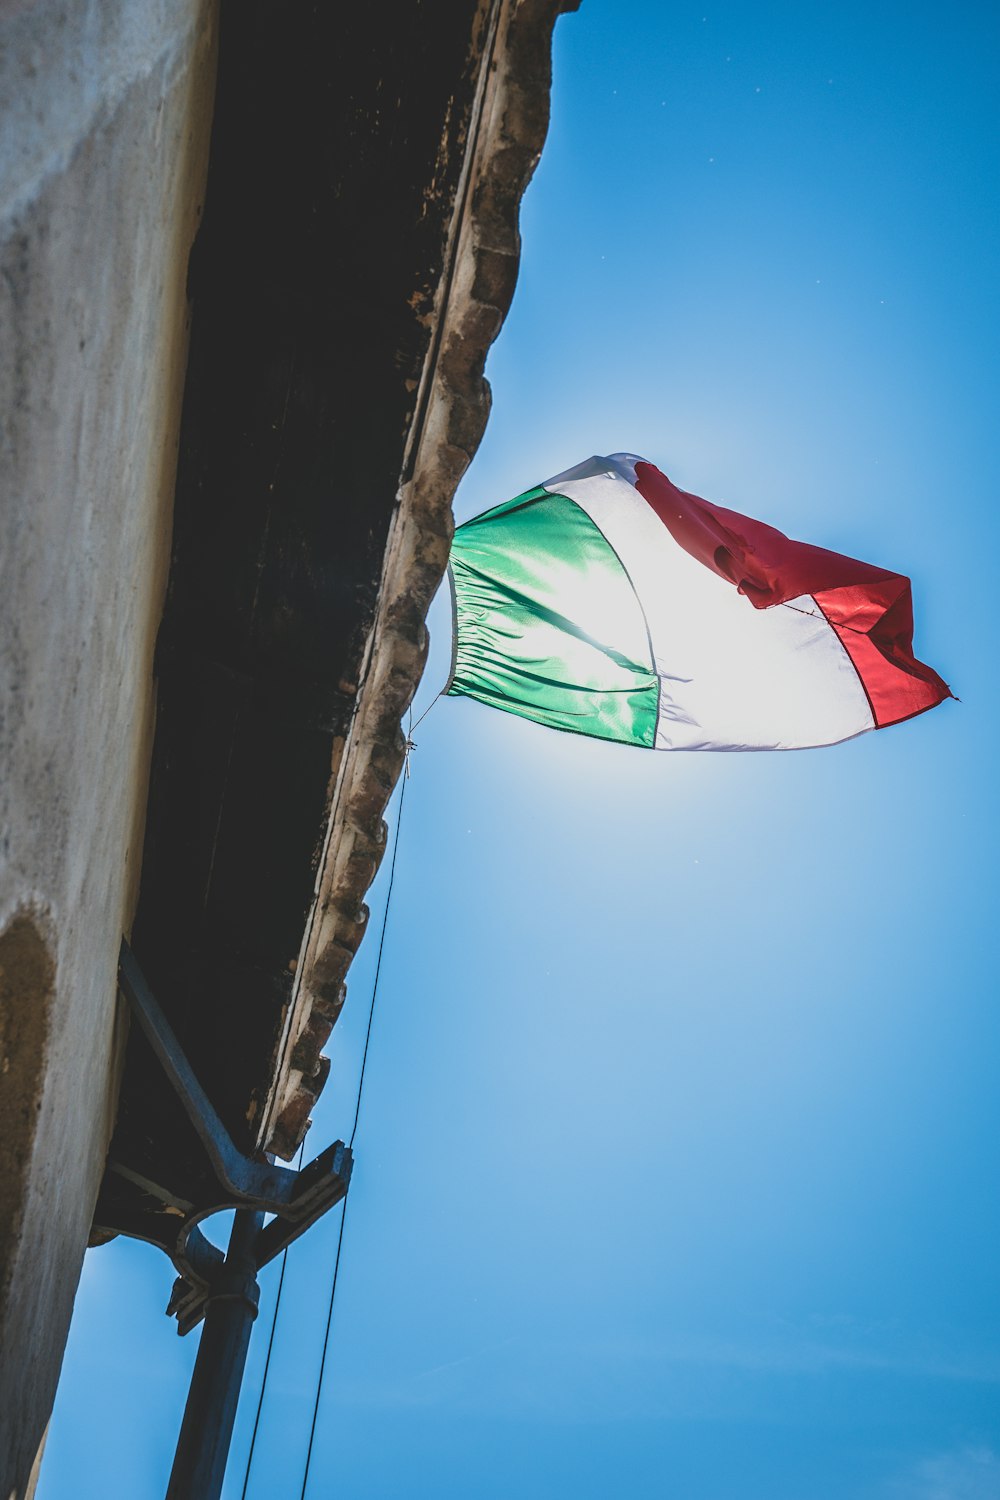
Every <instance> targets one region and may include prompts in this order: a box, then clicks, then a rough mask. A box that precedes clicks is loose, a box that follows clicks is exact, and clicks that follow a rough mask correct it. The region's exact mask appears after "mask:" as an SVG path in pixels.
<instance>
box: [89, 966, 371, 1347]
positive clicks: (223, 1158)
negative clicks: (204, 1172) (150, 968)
mask: <svg viewBox="0 0 1000 1500" xmlns="http://www.w3.org/2000/svg"><path fill="white" fill-rule="evenodd" d="M118 982H119V985H120V987H121V990H122V993H123V994H124V996H125V998H126V999H127V1000H128V1002H129V1005H130V1006H131V1009H132V1013H133V1015H134V1016H135V1019H136V1020H137V1021H138V1023H139V1025H140V1027H141V1028H142V1030H143V1032H144V1034H145V1036H146V1037H147V1039H148V1041H149V1043H150V1046H151V1047H152V1049H153V1051H154V1053H155V1054H156V1057H157V1059H158V1060H159V1062H160V1064H161V1066H162V1068H163V1071H164V1072H165V1074H166V1075H167V1078H168V1079H169V1081H170V1084H171V1086H172V1087H173V1089H174V1091H175V1093H176V1094H177V1097H178V1099H179V1100H180V1102H181V1104H182V1105H183V1107H184V1111H185V1113H186V1115H187V1117H188V1119H189V1120H190V1121H191V1124H192V1125H193V1126H194V1128H195V1130H196V1132H197V1134H198V1138H199V1140H200V1141H201V1144H202V1146H203V1147H204V1150H205V1154H206V1157H207V1158H208V1162H209V1164H210V1166H211V1177H212V1179H213V1180H214V1184H215V1186H214V1187H210V1191H209V1193H208V1194H207V1196H206V1197H205V1198H203V1200H202V1201H200V1202H198V1203H192V1202H189V1201H187V1200H185V1199H180V1198H178V1197H177V1196H176V1195H175V1194H173V1193H172V1192H171V1191H170V1190H169V1189H168V1188H167V1187H166V1186H163V1185H161V1184H159V1183H156V1182H153V1181H150V1180H149V1178H148V1177H145V1176H143V1175H141V1174H140V1173H138V1172H136V1171H134V1170H132V1169H131V1168H130V1167H129V1166H128V1165H126V1164H125V1163H123V1162H120V1161H118V1160H116V1159H115V1158H114V1157H112V1158H111V1159H109V1162H108V1168H107V1171H106V1172H105V1178H104V1184H103V1185H102V1188H101V1193H100V1196H99V1198H98V1204H97V1211H96V1214H95V1218H94V1225H95V1228H96V1229H98V1230H100V1231H102V1232H104V1233H110V1234H127V1235H132V1236H133V1237H135V1238H137V1239H143V1240H147V1241H149V1242H150V1243H151V1244H155V1245H158V1246H159V1248H160V1249H162V1250H163V1251H165V1253H166V1254H167V1255H169V1257H170V1259H171V1260H172V1261H173V1264H174V1266H175V1267H176V1269H177V1270H178V1272H179V1273H180V1275H179V1278H178V1280H177V1281H176V1282H175V1284H174V1290H173V1293H172V1295H171V1298H170V1303H169V1305H168V1307H167V1312H168V1314H169V1315H171V1316H176V1318H177V1325H178V1332H179V1333H182V1334H183V1333H188V1332H189V1331H190V1330H191V1329H192V1328H194V1327H195V1325H196V1324H197V1323H198V1322H200V1320H201V1319H202V1317H203V1316H204V1314H205V1307H206V1304H207V1302H208V1301H209V1300H210V1299H211V1298H212V1297H213V1296H214V1295H216V1291H217V1283H218V1282H219V1278H220V1277H221V1276H223V1275H224V1266H223V1255H222V1252H221V1251H220V1250H218V1249H217V1248H216V1247H215V1246H214V1245H212V1244H211V1243H210V1242H209V1241H208V1240H207V1239H206V1238H205V1236H204V1235H203V1234H202V1233H201V1231H200V1230H199V1229H198V1221H199V1220H201V1219H205V1218H207V1217H208V1216H209V1215H210V1214H213V1213H218V1212H219V1211H220V1209H227V1208H235V1209H256V1210H258V1211H259V1212H263V1213H264V1214H273V1215H274V1216H275V1217H274V1218H273V1219H271V1220H270V1222H269V1223H268V1224H267V1225H266V1226H264V1227H263V1228H261V1227H260V1223H261V1221H260V1220H259V1219H258V1220H257V1221H256V1222H257V1228H256V1230H255V1233H254V1237H253V1243H252V1246H251V1247H250V1250H249V1253H250V1254H251V1255H252V1259H253V1262H254V1264H255V1266H256V1267H257V1268H258V1269H259V1268H260V1267H261V1266H263V1265H266V1264H267V1262H268V1261H270V1260H273V1259H274V1257H275V1256H276V1255H278V1254H280V1252H281V1251H282V1250H283V1249H284V1248H285V1246H286V1245H288V1244H290V1243H291V1241H292V1240H294V1239H297V1238H298V1236H299V1235H300V1234H302V1233H303V1232H304V1231H305V1230H306V1229H308V1228H309V1226H310V1225H311V1224H314V1223H315V1222H316V1220H317V1219H318V1218H320V1216H321V1215H322V1214H324V1213H326V1211H327V1209H329V1208H332V1207H333V1205H334V1204H335V1203H339V1202H340V1200H341V1199H342V1198H343V1197H344V1195H345V1194H346V1192H347V1186H348V1183H349V1181H350V1176H351V1166H352V1161H353V1159H352V1156H351V1151H350V1148H349V1147H348V1146H345V1145H344V1143H343V1141H335V1142H334V1143H333V1144H332V1145H331V1146H328V1147H327V1148H326V1150H325V1151H321V1152H320V1154H319V1156H317V1157H316V1158H315V1160H314V1161H311V1162H310V1163H309V1165H308V1166H306V1167H304V1168H303V1169H302V1170H301V1171H298V1172H296V1171H293V1170H292V1169H291V1168H289V1167H279V1166H277V1165H275V1163H274V1162H273V1161H271V1160H270V1159H269V1158H268V1157H266V1156H264V1155H263V1154H262V1155H260V1156H246V1155H245V1154H244V1153H243V1152H241V1151H240V1150H239V1149H238V1148H237V1146H236V1145H235V1143H234V1142H233V1139H232V1137H231V1136H230V1134H229V1132H228V1130H227V1129H226V1127H225V1125H224V1124H223V1122H222V1120H221V1118H220V1116H219V1113H218V1111H217V1110H216V1108H215V1106H214V1105H213V1103H212V1101H211V1099H210V1098H209V1097H208V1095H207V1093H206V1092H205V1090H204V1089H203V1088H202V1086H201V1084H200V1083H199V1081H198V1079H197V1077H196V1076H195V1073H194V1070H193V1068H192V1067H191V1064H190V1063H189V1061H188V1059H187V1057H186V1055H185V1053H184V1051H183V1049H182V1047H181V1045H180V1043H179V1042H178V1040H177V1038H176V1036H175V1035H174V1032H173V1030H172V1028H171V1026H170V1023H169V1022H168V1021H167V1018H166V1016H165V1015H164V1013H163V1011H162V1010H161V1008H160V1006H159V1004H158V1003H157V1001H156V998H155V996H154V995H153V993H152V991H151V990H150V988H149V985H148V984H147V983H146V980H145V977H144V975H143V973H142V970H141V969H140V967H139V964H138V962H137V960H136V957H135V954H134V953H133V952H132V950H131V948H130V947H129V945H128V943H127V942H125V941H124V939H123V940H122V946H121V953H120V956H119V961H118ZM216 1189H217V1191H216ZM137 1190H138V1191H137Z"/></svg>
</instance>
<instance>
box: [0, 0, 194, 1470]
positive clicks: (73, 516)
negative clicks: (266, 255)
mask: <svg viewBox="0 0 1000 1500" xmlns="http://www.w3.org/2000/svg"><path fill="white" fill-rule="evenodd" d="M214 29H215V4H214V0H61V3H60V0H20V3H19V0H13V3H11V0H7V3H6V4H3V5H0V54H2V62H0V120H2V130H0V328H2V339H0V507H2V525H0V768H2V775H0V830H2V833H0V970H2V972H0V1052H2V1054H3V1055H2V1057H0V1220H2V1222H0V1497H2V1500H12V1497H20V1496H22V1495H23V1494H25V1493H27V1491H28V1487H29V1485H30V1483H31V1481H30V1474H31V1470H32V1467H33V1463H34V1459H35V1456H36V1453H37V1451H38V1448H39V1444H40V1442H41V1440H42V1437H43V1433H44V1429H45V1425H46V1422H47V1420H48V1415H49V1411H50V1409H51V1404H52V1399H53V1395H54V1391H55V1385H56V1381H57V1378H58V1374H59V1367H60V1363H61V1360H62V1352H63V1346H64V1343H65V1338H66V1333H67V1330H68V1326H69V1319H70V1313H71V1310H72V1304H73V1297H74V1293H75V1290H76V1285H77V1279H78V1276H79V1271H80V1264H81V1260H82V1257H83V1252H84V1247H85V1245H86V1242H87V1234H88V1230H89V1226H90V1220H91V1213H92V1209H93V1203H94V1198H95V1196H96V1192H97V1187H98V1184H99V1181H100V1177H101V1172H102V1168H103V1165H104V1157H105V1152H106V1148H107V1141H108V1137H109V1133H110V1129H111V1126H112V1123H113V1112H114V1107H115V1073H116V1058H117V1053H118V1050H119V1049H118V1046H117V1043H118V1036H117V1035H116V1030H117V1026H118V1024H119V1023H118V1018H117V1010H116V1002H115V964H116V959H117V952H118V942H119V936H120V934H121V932H122V931H123V930H125V929H127V927H128V925H129V922H130V919H131V913H132V908H133V905H134V901H135V895H136V891H135V885H136V878H137V872H138V869H139V863H140V854H141V847H140V845H141V837H142V829H143V824H144V815H145V803H146V780H147V770H148V760H149V750H150V742H151V735H152V706H153V696H152V654H153V646H154V642H155V637H156V630H157V625H158V622H159V617H160V611H161V605H162V598H163V589H164V585H165V579H166V569H167V563H168V560H169V547H170V522H171V507H172V498H173V486H174V468H175V457H176V444H177V426H178V416H179V409H180V395H181V388H182V382H183V369H184V360H185V351H186V340H187V305H186V292H185V282H186V272H187V261H188V253H189V249H190V245H191V242H192V239H193V236H194V233H195V230H196V227H197V222H198V215H199V213H200V207H201V195H202V192H203V185H204V173H205V156H206V152H207V144H208V136H209V125H210V116H211V107H212V90H213V81H214Z"/></svg>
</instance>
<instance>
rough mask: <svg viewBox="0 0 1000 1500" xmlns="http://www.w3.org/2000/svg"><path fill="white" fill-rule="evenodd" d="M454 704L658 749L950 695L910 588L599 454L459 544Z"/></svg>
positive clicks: (768, 742)
mask: <svg viewBox="0 0 1000 1500" xmlns="http://www.w3.org/2000/svg"><path fill="white" fill-rule="evenodd" d="M449 575H450V579H451V587H452V597H453V603H454V637H453V662H452V673H451V678H450V681H449V684H448V686H447V688H446V689H445V691H446V692H448V693H449V694H451V695H453V696H458V695H464V696H467V697H471V698H476V699H478V700H479V701H480V702H483V703H487V704H490V705H492V706H494V707H496V708H501V709H504V710H505V711H507V712H509V713H514V714H518V715H520V716H522V717H524V718H528V719H533V720H535V721H536V722H538V723H541V724H546V725H549V726H550V727H552V728H557V729H564V730H571V731H573V732H575V733H578V734H586V735H591V736H594V737H597V738H600V739H610V740H617V741H621V742H623V743H626V744H634V745H642V746H646V747H647V748H650V749H658V750H763V749H773V750H780V749H803V748H805V747H807V746H814V745H827V744H834V743H836V742H838V741H840V740H845V739H850V738H852V737H853V736H855V735H858V734H863V733H864V732H865V731H866V730H869V729H880V728H884V727H886V726H887V725H890V724H895V723H898V722H899V721H901V720H903V719H907V718H911V717H913V715H914V714H919V713H922V712H924V711H925V710H926V709H928V708H933V707H934V706H935V704H937V703H940V702H941V701H942V699H944V698H946V697H948V696H950V692H949V689H948V687H947V685H946V684H945V683H944V682H943V681H942V680H941V678H940V677H939V676H938V675H937V673H936V672H934V671H933V670H932V669H931V668H930V667H928V666H925V665H924V664H923V663H922V662H919V661H917V659H916V658H915V656H914V654H913V645H912V639H913V613H912V604H911V596H910V583H909V579H907V578H905V577H904V576H902V575H901V574H898V573H893V572H890V571H888V570H886V569H884V568H877V567H873V566H872V565H871V564H869V563H863V562H859V561H857V560H856V559H854V558H849V557H842V556H841V555H840V554H838V553H835V552H828V551H826V550H824V549H823V548H820V547H813V546H810V545H808V544H807V543H804V542H796V541H791V540H790V539H789V538H788V537H786V536H784V535H783V534H782V533H781V532H780V531H777V530H775V528H774V527H772V526H767V525H765V524H764V523H762V522H760V521H754V520H752V519H750V518H749V517H747V516H742V515H740V514H738V513H737V512H736V511H731V510H727V509H726V508H725V507H723V506H719V505H714V504H712V503H711V502H709V501H707V500H702V499H700V498H699V497H698V496H697V495H692V494H689V493H687V492H686V491H684V490H680V489H678V488H677V486H676V485H674V484H672V483H671V481H670V480H669V479H668V478H667V477H666V475H665V474H662V473H661V472H660V470H659V469H657V468H656V467H655V466H654V465H653V464H651V463H648V462H646V461H645V460H644V459H641V458H638V457H637V456H635V455H634V454H625V453H617V454H613V455H612V456H611V457H609V458H603V457H594V458H591V459H588V460H587V461H586V462H585V463H582V464H579V465H578V466H577V467H576V468H574V469H569V470H567V471H566V472H565V473H563V474H558V475H556V476H555V478H553V479H549V480H546V482H545V483H544V484H542V485H539V486H537V487H536V488H535V489H532V490H528V491H527V492H526V493H525V494H523V495H519V496H517V497H516V498H515V499H514V500H510V501H508V502H506V503H505V504H503V505H498V506H496V507H494V508H493V509H492V510H489V511H486V512H484V514H482V515H480V516H476V517H474V518H473V519H472V520H471V521H467V522H466V523H465V524H464V525H463V526H460V527H459V528H458V529H457V530H456V533H455V538H454V542H453V545H452V553H451V561H450V565H449Z"/></svg>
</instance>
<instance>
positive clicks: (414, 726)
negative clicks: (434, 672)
mask: <svg viewBox="0 0 1000 1500" xmlns="http://www.w3.org/2000/svg"><path fill="white" fill-rule="evenodd" d="M443 697H444V688H442V689H441V691H440V693H435V694H434V697H433V698H432V699H431V701H430V702H429V703H428V705H427V707H426V708H425V709H424V711H423V713H422V714H421V715H420V718H419V719H418V720H417V722H416V723H415V724H411V725H410V734H411V735H412V733H413V731H414V730H415V729H419V728H420V726H421V724H422V723H423V722H424V720H425V719H426V717H427V715H428V714H429V713H430V711H431V709H432V708H433V707H434V705H435V703H436V702H437V701H438V699H439V698H443ZM411 743H412V742H411Z"/></svg>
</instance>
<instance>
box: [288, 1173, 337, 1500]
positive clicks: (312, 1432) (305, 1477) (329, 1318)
mask: <svg viewBox="0 0 1000 1500" xmlns="http://www.w3.org/2000/svg"><path fill="white" fill-rule="evenodd" d="M346 1222H347V1196H346V1194H345V1197H344V1207H343V1210H342V1212H341V1215H340V1233H339V1234H338V1235H337V1254H336V1257H335V1259H334V1262H333V1281H332V1283H331V1285H330V1305H329V1306H328V1307H327V1310H326V1330H325V1332H324V1334H323V1354H322V1357H321V1359H320V1362H319V1379H318V1380H317V1381H316V1400H315V1402H314V1403H313V1414H312V1422H311V1423H310V1426H309V1447H308V1448H307V1449H306V1466H305V1469H304V1470H303V1472H302V1489H301V1490H300V1491H299V1500H306V1485H307V1484H308V1483H309V1466H310V1464H311V1463H312V1451H313V1439H314V1438H315V1436H316V1418H317V1417H318V1416H319V1398H320V1393H321V1392H322V1390H323V1372H324V1370H325V1369H326V1352H327V1349H328V1348H329V1346H330V1324H331V1323H332V1322H333V1299H334V1298H335V1297H336V1295H337V1276H338V1274H339V1272H340V1249H341V1246H342V1245H343V1243H344V1224H345V1223H346Z"/></svg>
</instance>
